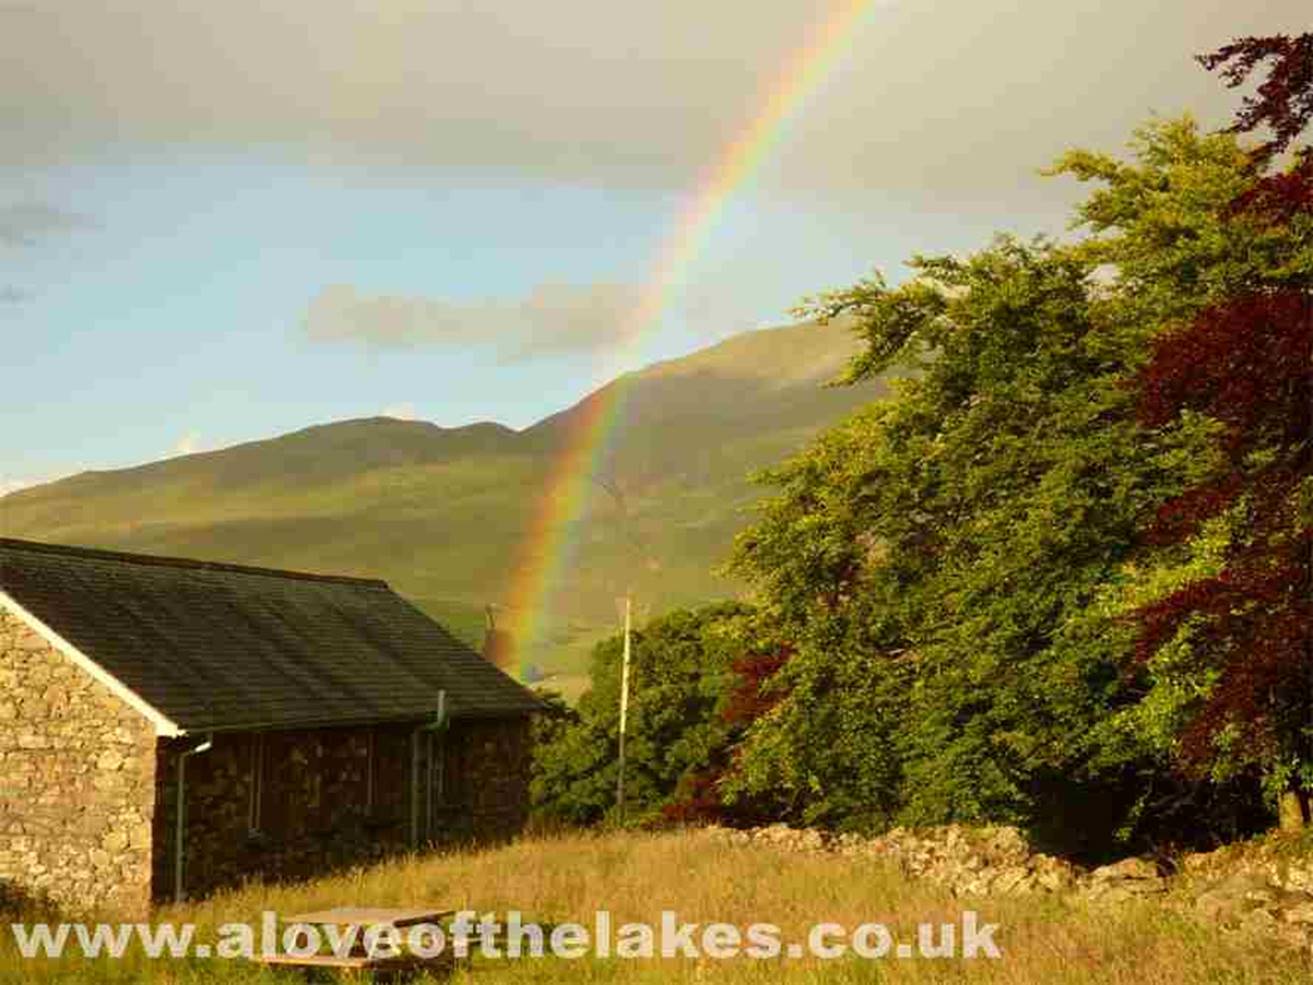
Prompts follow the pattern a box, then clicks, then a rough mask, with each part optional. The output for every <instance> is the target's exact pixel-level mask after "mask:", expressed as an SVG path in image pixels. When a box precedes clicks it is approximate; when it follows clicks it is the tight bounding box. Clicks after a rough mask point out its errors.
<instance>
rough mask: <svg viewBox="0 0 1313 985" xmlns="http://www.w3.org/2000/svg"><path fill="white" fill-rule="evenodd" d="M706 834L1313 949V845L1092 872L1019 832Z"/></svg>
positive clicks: (1267, 845) (1276, 844)
mask: <svg viewBox="0 0 1313 985" xmlns="http://www.w3.org/2000/svg"><path fill="white" fill-rule="evenodd" d="M707 833H708V834H709V835H710V836H711V837H715V838H718V839H722V840H724V841H728V842H729V843H730V844H735V845H761V846H770V847H774V848H777V849H780V850H783V851H799V852H828V853H832V854H836V855H840V856H847V857H850V858H861V857H869V858H877V859H882V860H885V861H887V862H890V863H892V864H894V865H897V866H898V868H899V869H900V870H901V871H902V872H903V874H904V875H906V876H907V877H908V878H910V879H918V880H925V881H927V882H932V883H935V884H936V885H940V886H943V887H945V888H947V889H948V890H949V891H950V892H952V893H953V894H954V895H957V896H964V897H980V896H1014V895H1025V894H1032V893H1057V894H1062V895H1063V896H1064V898H1066V899H1069V900H1071V901H1073V902H1077V903H1088V904H1091V905H1095V906H1099V905H1115V904H1121V903H1126V902H1131V901H1154V902H1156V903H1159V904H1161V905H1164V906H1168V907H1171V908H1173V909H1175V910H1178V911H1183V912H1187V913H1190V914H1192V915H1193V916H1195V917H1196V918H1198V919H1200V920H1202V921H1204V922H1205V923H1207V924H1209V925H1211V926H1215V927H1218V928H1219V929H1221V930H1223V931H1236V932H1248V933H1254V934H1258V935H1259V936H1261V937H1263V938H1266V939H1269V940H1273V941H1274V942H1276V943H1279V944H1283V945H1287V946H1290V947H1297V948H1301V949H1304V950H1309V949H1310V947H1311V946H1313V856H1310V854H1309V852H1308V847H1309V846H1308V843H1294V844H1285V843H1283V841H1282V840H1281V839H1280V838H1268V839H1260V840H1258V841H1257V842H1251V843H1246V844H1240V845H1236V846H1232V847H1229V848H1224V849H1221V850H1219V851H1216V852H1212V853H1208V854H1192V855H1185V856H1183V857H1181V858H1178V859H1151V858H1138V857H1130V858H1124V859H1121V860H1120V861H1117V862H1113V863H1111V864H1109V865H1104V866H1100V867H1098V868H1095V869H1087V868H1084V867H1082V866H1078V865H1074V864H1072V863H1071V862H1068V861H1067V860H1065V859H1061V858H1056V857H1054V856H1051V855H1045V854H1043V853H1041V852H1037V851H1035V850H1034V849H1033V848H1032V847H1031V845H1030V843H1029V842H1028V841H1027V839H1026V836H1025V835H1024V834H1023V833H1022V832H1021V831H1019V830H1017V829H1016V828H1011V827H969V826H965V825H947V826H944V827H939V828H929V829H925V830H918V831H913V830H909V829H906V828H894V829H893V830H891V831H889V832H887V833H885V834H882V835H878V836H876V837H871V838H867V837H862V836H860V835H854V834H834V833H832V832H827V831H819V830H815V829H796V828H790V827H787V826H786V825H783V824H776V825H770V826H768V827H763V828H753V829H748V830H736V829H730V828H718V827H712V828H708V829H707Z"/></svg>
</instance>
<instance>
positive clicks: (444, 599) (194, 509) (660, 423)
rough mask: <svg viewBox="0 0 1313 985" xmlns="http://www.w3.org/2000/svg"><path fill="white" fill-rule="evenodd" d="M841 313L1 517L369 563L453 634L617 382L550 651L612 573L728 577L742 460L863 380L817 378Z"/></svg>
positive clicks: (472, 614) (260, 444)
mask: <svg viewBox="0 0 1313 985" xmlns="http://www.w3.org/2000/svg"><path fill="white" fill-rule="evenodd" d="M855 348H856V342H855V341H854V339H853V338H852V337H851V335H850V334H849V333H848V332H847V331H846V330H845V329H844V328H842V327H839V326H833V325H832V326H825V327H817V326H814V325H795V326H790V327H786V328H779V329H770V330H765V331H759V332H750V333H745V334H743V335H739V336H735V337H733V338H731V339H729V340H727V341H725V342H722V343H720V344H719V345H716V346H712V347H711V348H708V349H704V350H702V351H700V352H696V353H694V354H692V355H690V356H687V357H684V358H682V359H676V360H671V361H669V362H665V363H660V364H657V365H654V366H651V367H649V368H647V369H645V370H642V371H639V372H637V373H633V374H629V375H627V376H625V377H622V378H621V379H619V380H617V381H614V382H612V383H611V384H608V386H607V387H604V388H603V390H600V391H598V392H596V393H594V394H592V395H590V396H589V397H587V398H585V399H584V400H583V401H581V402H580V403H579V404H576V405H575V406H573V407H571V408H569V409H567V410H565V411H562V412H561V413H559V414H556V415H553V416H552V417H549V418H547V419H546V420H544V421H541V422H539V423H538V424H536V425H534V426H532V427H530V428H527V429H525V430H523V431H518V432H517V431H513V430H511V429H509V428H505V427H502V426H500V425H497V424H475V425H471V426H468V427H461V428H452V429H444V428H440V427H437V426H436V425H433V424H429V423H424V422H417V421H399V420H393V419H390V418H371V419H366V420H355V421H344V422H340V423H334V424H326V425H321V426H317V427H312V428H307V429H305V430H302V431H297V432H295V433H292V434H287V435H283V436H282V437H278V438H273V439H270V440H267V441H256V442H251V443H248V444H243V445H238V446H235V447H232V448H226V449H223V450H221V451H214V452H207V453H203V454H196V455H187V456H183V457H179V458H172V459H168V460H165V461H161V462H155V463H152V464H149V465H143V466H140V467H136V468H130V469H121V470H116V471H110V472H87V473H83V474H80V475H77V476H73V477H71V478H68V479H64V480H61V481H58V482H54V483H50V484H48V485H44V486H38V487H35V488H31V489H25V490H21V491H19V492H16V493H12V494H10V495H9V496H6V497H4V498H3V499H0V530H3V532H4V533H5V534H6V535H7V536H13V537H27V538H33V539H43V540H52V541H59V542H65V543H77V544H87V545H95V546H103V547H112V548H119V549H123V550H137V551H149V552H155V553H172V554H181V555H189V556H196V557H205V558H213V559H218V560H228V561H236V562H245V563H253V564H265V565H275V566H283V567H291V568H300V569H306V570H312V571H315V570H318V571H335V572H343V573H358V574H362V575H371V576H378V577H383V578H386V579H388V580H389V581H390V582H391V583H392V584H393V586H394V587H395V588H396V589H397V590H398V591H400V592H402V593H403V594H406V595H408V596H410V597H411V598H414V599H415V600H417V601H418V602H419V604H421V605H422V606H424V607H425V608H426V609H428V610H429V611H431V612H432V613H434V614H435V615H437V616H439V617H441V618H444V619H446V620H448V621H450V622H452V623H453V624H454V625H455V627H456V628H457V629H458V630H459V631H462V632H463V633H464V634H465V635H467V636H470V637H475V638H477V636H478V635H479V627H480V625H481V621H482V612H483V608H484V606H485V605H487V604H489V603H493V604H501V603H503V602H504V601H505V599H506V594H507V591H508V586H509V583H510V580H511V576H512V573H513V568H514V566H515V563H516V560H517V557H518V550H517V549H518V547H519V545H520V543H521V540H522V538H523V537H524V536H525V535H526V533H527V531H528V528H529V525H530V523H531V520H532V516H533V512H534V507H535V505H536V504H537V502H538V499H539V497H540V495H541V492H542V489H543V488H544V483H545V482H546V480H547V477H548V475H549V474H550V469H551V465H552V461H553V458H554V455H555V453H556V451H557V450H558V449H559V448H560V446H561V444H562V442H563V441H564V440H565V439H566V436H567V435H568V434H569V431H570V428H571V426H572V425H573V424H575V423H576V422H577V421H578V419H579V415H580V414H585V413H587V412H588V410H589V404H590V402H592V401H596V400H599V399H605V398H607V397H609V396H611V395H612V394H610V393H607V391H610V390H613V389H614V388H617V387H619V388H621V389H622V391H623V397H622V400H621V404H620V406H621V410H620V413H619V414H618V419H617V421H616V424H615V428H614V432H613V440H612V441H611V443H610V446H609V451H608V453H607V454H605V455H603V456H600V458H599V460H598V462H597V472H596V478H597V480H598V481H597V482H595V483H593V484H592V485H593V490H594V493H595V495H593V496H592V497H591V502H590V505H589V507H588V509H587V510H585V512H584V514H583V515H582V516H581V517H580V518H579V520H578V522H577V524H576V525H575V526H574V528H573V530H572V536H571V537H570V538H569V540H570V542H571V544H573V545H574V547H573V550H572V552H571V555H570V557H569V559H568V562H567V563H566V564H565V566H564V567H563V569H562V587H563V591H561V592H559V593H557V596H556V597H555V598H554V599H553V607H552V610H551V612H550V614H549V618H548V619H547V622H546V625H547V628H548V630H549V634H548V639H546V640H545V641H543V645H542V646H540V647H539V650H540V651H541V652H539V653H537V654H535V657H534V659H535V660H537V661H538V662H539V663H540V665H542V666H543V667H544V668H545V669H547V670H549V671H550V670H562V669H568V668H569V666H570V665H571V664H573V663H575V662H576V660H577V658H578V656H579V653H580V651H581V649H582V648H583V646H585V645H586V644H587V643H588V642H589V641H591V640H592V639H594V638H596V636H598V635H600V634H601V633H604V632H607V631H609V630H610V628H611V627H612V625H613V624H614V619H615V615H614V601H613V600H614V598H615V596H617V595H619V594H621V593H622V592H623V590H624V587H625V586H626V584H632V585H633V587H634V590H635V592H636V595H637V597H638V598H639V599H640V601H641V602H642V603H643V605H644V607H645V608H649V609H650V610H651V611H654V612H655V611H660V610H662V609H665V608H668V607H671V606H675V605H680V604H685V603H691V602H697V601H701V600H705V599H709V598H714V597H724V596H728V595H732V594H734V592H735V590H736V586H735V585H733V584H732V583H730V582H728V581H726V580H724V579H723V578H720V577H718V576H717V575H716V574H714V572H713V569H714V568H715V566H716V565H717V564H719V562H720V561H721V560H723V558H724V556H725V554H726V552H727V550H728V548H729V545H730V542H731V540H732V538H733V535H734V533H735V532H736V531H737V530H738V529H741V527H742V525H743V523H744V512H745V510H746V509H747V508H748V507H749V506H750V504H751V503H752V502H753V500H754V499H755V498H756V496H757V492H756V491H755V490H754V489H753V488H752V486H751V485H750V483H749V482H748V481H747V476H748V473H750V472H751V471H754V470H756V469H759V468H762V467H764V466H767V465H770V464H772V463H775V462H777V461H779V460H780V459H781V458H783V457H785V456H786V455H788V454H790V453H792V452H793V451H795V450H797V449H798V448H800V447H801V446H802V444H803V443H804V442H805V441H806V440H807V439H808V438H810V437H811V436H812V435H813V434H815V433H816V432H817V431H818V430H819V429H821V428H822V427H824V426H826V425H828V424H830V423H832V422H834V421H836V420H838V419H839V418H840V417H842V416H843V415H844V414H846V413H847V412H849V411H850V410H851V409H852V408H854V407H855V406H857V405H859V404H861V403H864V402H866V401H869V400H871V399H872V398H873V397H874V396H876V394H877V393H878V391H879V388H878V386H863V387H856V388H842V389H827V388H825V387H823V383H824V382H826V381H827V380H829V379H831V378H833V377H834V375H835V374H836V373H837V372H838V371H839V370H840V369H841V368H842V366H843V364H844V362H845V360H846V359H847V357H848V356H849V355H850V354H851V353H852V352H853V351H854V349H855Z"/></svg>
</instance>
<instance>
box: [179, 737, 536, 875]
mask: <svg viewBox="0 0 1313 985" xmlns="http://www.w3.org/2000/svg"><path fill="white" fill-rule="evenodd" d="M414 733H415V728H414V726H412V725H391V726H375V727H358V728H329V729H308V730H287V731H270V732H265V733H250V732H244V733H234V734H224V733H220V734H219V735H217V736H216V737H215V740H214V747H213V749H211V750H210V751H209V752H206V753H203V754H201V755H199V756H194V757H191V758H190V759H188V761H187V767H186V777H187V783H186V791H187V792H186V799H187V803H186V820H185V826H186V837H185V841H184V848H185V856H186V858H185V862H184V888H185V891H186V894H187V895H188V896H190V897H193V898H195V897H200V896H204V895H207V894H209V893H211V892H213V891H215V890H216V889H220V888H224V887H229V886H233V885H238V884H240V883H241V882H243V881H246V880H251V879H259V880H264V881H286V880H292V879H304V878H310V877H313V876H316V875H321V874H324V873H327V872H331V871H334V870H338V869H341V868H344V867H348V866H352V865H359V864H367V863H370V862H374V861H378V860H380V859H382V858H384V857H386V856H388V855H391V854H396V853H399V852H404V851H408V850H409V849H410V848H411V845H412V840H411V839H412V823H413V824H415V825H416V827H417V829H418V835H419V842H420V847H425V846H427V845H430V844H435V843H442V842H447V841H455V840H460V841H468V840H477V839H483V838H502V837H506V836H508V835H510V834H513V833H514V832H515V831H518V830H519V829H520V828H521V827H522V826H523V823H524V819H525V817H526V812H527V808H528V775H529V762H528V723H527V720H524V719H517V720H508V721H490V722H479V723H461V722H456V723H453V724H452V726H451V728H450V730H449V732H448V733H447V734H446V735H445V736H442V737H437V736H435V737H434V738H433V739H430V738H429V735H428V733H420V736H419V740H418V743H416V741H415V738H414ZM194 744H195V739H192V740H190V741H186V742H184V741H180V740H170V741H166V742H162V743H161V744H160V751H159V762H158V766H157V771H158V775H159V778H160V783H159V787H158V797H157V803H156V810H155V843H156V852H155V885H156V893H157V896H159V897H161V898H167V897H169V896H170V894H171V893H172V891H173V886H174V845H175V844H176V837H175V833H174V825H175V823H176V814H175V805H176V799H177V795H176V778H177V768H178V767H177V762H178V754H179V753H180V752H181V751H182V750H183V749H186V748H189V747H191V746H193V745H194ZM371 748H372V754H371ZM416 748H417V749H418V752H419V761H418V763H419V776H420V783H419V798H418V800H417V801H416V802H415V804H414V809H413V810H412V802H411V789H412V783H411V768H412V762H413V760H412V751H413V750H415V749H416ZM444 750H445V752H444Z"/></svg>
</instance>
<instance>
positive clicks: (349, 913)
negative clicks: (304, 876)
mask: <svg viewBox="0 0 1313 985" xmlns="http://www.w3.org/2000/svg"><path fill="white" fill-rule="evenodd" d="M455 912H456V911H455V910H440V909H437V908H436V907H411V908H402V909H388V908H386V907H370V906H338V907H334V908H333V909H331V910H316V911H314V912H313V913H298V914H297V915H296V916H291V917H283V922H284V923H308V924H313V925H315V926H324V925H329V926H336V927H383V926H389V927H413V926H415V925H416V924H421V923H439V922H441V920H442V918H443V917H449V916H452V915H453V914H454V913H455Z"/></svg>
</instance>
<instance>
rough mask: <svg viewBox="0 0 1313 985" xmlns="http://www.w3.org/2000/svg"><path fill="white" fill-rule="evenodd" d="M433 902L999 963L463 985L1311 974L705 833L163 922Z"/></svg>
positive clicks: (223, 968)
mask: <svg viewBox="0 0 1313 985" xmlns="http://www.w3.org/2000/svg"><path fill="white" fill-rule="evenodd" d="M347 903H349V904H353V905H379V906H385V905H390V906H401V905H415V904H432V905H435V906H442V907H444V908H464V907H469V908H471V909H475V910H478V911H480V912H484V911H488V910H494V911H499V912H505V911H507V910H511V909H517V910H519V911H521V912H522V913H523V914H524V917H525V920H542V921H546V922H556V923H559V922H565V921H577V922H579V923H582V924H585V925H591V924H592V921H593V914H594V913H595V912H596V911H597V910H599V909H605V910H607V911H609V912H610V913H611V915H612V920H613V922H614V925H615V926H616V927H619V926H620V925H621V924H623V923H626V922H645V923H649V924H653V925H657V924H659V922H660V914H661V911H662V910H673V911H675V912H677V914H678V916H679V919H680V920H681V921H687V922H698V923H700V924H705V923H708V922H715V921H721V922H727V923H731V924H736V925H738V926H740V927H746V926H747V925H749V924H753V923H761V922H766V923H772V924H775V925H777V926H779V927H780V928H781V930H782V932H783V939H784V940H785V941H804V940H806V934H807V928H808V927H810V926H811V925H812V924H815V923H819V922H822V921H828V922H835V923H839V924H843V925H845V926H846V927H848V928H854V927H857V926H858V925H860V924H862V923H865V922H869V921H878V922H881V923H884V924H886V925H887V926H888V927H889V928H890V929H891V931H892V932H893V933H894V936H895V939H896V940H908V939H912V938H914V935H915V927H916V925H917V924H918V923H920V922H923V921H934V922H940V921H952V920H955V919H957V918H958V916H959V914H960V913H961V911H963V910H964V909H974V910H977V911H978V912H979V914H980V918H981V920H983V921H988V922H990V923H996V924H998V925H999V930H998V932H997V934H996V935H995V940H996V942H997V943H998V945H999V946H1000V948H1001V949H1002V952H1003V954H1002V957H1001V958H999V959H997V960H989V959H985V958H976V959H974V960H962V959H934V960H928V959H919V958H918V959H911V960H895V959H893V958H888V959H883V960H862V959H856V958H844V959H839V960H833V961H828V960H827V961H821V960H817V959H812V958H804V959H800V960H785V959H775V960H753V959H748V958H736V959H729V960H719V959H711V958H707V957H705V956H704V957H702V958H700V959H697V960H694V959H691V958H681V959H661V958H656V959H653V960H620V959H610V960H598V959H593V958H587V959H581V960H575V961H569V960H564V959H560V958H544V959H523V960H520V961H514V962H512V961H507V960H504V959H503V960H492V959H486V958H478V957H476V958H475V960H474V962H473V964H472V966H471V967H470V968H469V969H468V970H463V971H461V972H459V973H458V974H457V976H456V979H455V980H456V981H458V982H465V983H478V982H489V983H494V982H543V983H546V982H555V981H562V980H565V981H585V982H613V981H614V982H665V981H680V982H694V981H726V982H754V983H755V982H760V983H767V982H774V981H780V980H785V981H793V982H813V981H815V982H821V981H824V982H831V981H833V982H959V981H961V982H1001V983H1021V982H1027V983H1030V982H1033V983H1046V985H1047V983H1059V985H1060V983H1076V982H1081V983H1085V982H1090V983H1094V982H1098V983H1106V982H1111V983H1122V982H1124V983H1128V985H1129V983H1137V985H1139V983H1144V985H1154V983H1158V985H1177V983H1191V982H1199V983H1203V982H1235V983H1240V982H1254V983H1259V982H1306V981H1308V980H1309V974H1310V972H1309V967H1308V965H1307V963H1306V961H1305V959H1304V958H1302V957H1301V956H1299V955H1295V954H1291V953H1288V952H1282V951H1279V950H1276V949H1275V948H1273V947H1272V946H1271V945H1267V944H1264V943H1262V942H1260V941H1259V940H1257V939H1252V938H1247V937H1244V936H1240V935H1231V934H1222V933H1219V932H1218V931H1216V930H1215V929H1214V928H1211V927H1209V926H1206V925H1203V924H1201V923H1197V922H1195V921H1194V920H1193V919H1190V918H1187V917H1184V916H1180V915H1177V914H1176V913H1174V912H1173V911H1171V910H1170V909H1168V908H1166V907H1163V906H1161V905H1158V904H1151V903H1145V904H1124V905H1120V906H1115V907H1107V906H1105V907H1102V908H1100V907H1098V905H1097V904H1088V903H1078V902H1067V901H1064V900H1058V899H1051V898H1034V899H1027V898H1019V899H998V900H994V899H982V900H957V899H954V898H952V897H951V896H949V895H948V894H947V893H945V892H943V891H940V890H937V889H935V888H933V887H931V886H927V885H920V884H915V885H914V884H911V883H909V882H908V881H906V880H905V879H904V878H902V877H901V876H900V875H899V874H898V873H896V872H894V871H892V870H890V869H888V868H886V867H884V866H883V865H881V864H880V863H877V862H875V861H871V860H851V859H839V858H832V857H816V856H799V855H786V854H782V853H780V852H778V851H776V850H774V849H771V848H768V847H764V846H751V847H735V846H730V845H726V844H723V843H722V842H720V841H719V840H713V839H711V838H708V837H706V836H704V835H700V834H697V833H684V834H604V835H597V836H588V835H569V836H560V837H550V838H536V839H527V840H524V841H521V842H517V843H515V844H513V845H509V846H506V847H502V848H496V849H490V850H486V851H470V852H464V853H454V854H449V855H445V856H431V857H420V858H412V859H405V860H398V861H394V862H392V863H390V864H387V865H384V866H380V867H378V868H375V869H370V870H366V871H361V872H354V873H351V874H348V875H345V876H341V877H336V878H330V879H325V880H322V881H318V882H314V883H309V884H305V885H298V886H289V887H258V886H256V887H248V888H246V889H244V890H242V891H239V892H235V893H232V894H229V895H224V896H220V897H217V898H215V899H212V900H209V901H205V902H201V903H196V904H193V905H188V906H185V907H180V908H172V907H169V908H164V909H162V910H160V911H159V912H158V913H157V914H156V916H155V919H156V920H157V921H164V920H170V921H177V922H184V921H190V922H195V923H196V924H197V925H198V928H199V929H198V937H197V939H198V940H205V939H206V938H207V937H212V936H213V934H214V931H215V928H217V927H218V926H219V925H220V924H222V923H225V922H228V921H252V922H257V921H258V918H259V914H260V913H261V912H262V911H264V910H273V911H276V912H279V913H282V914H292V913H294V912H297V911H303V910H307V909H317V908H322V907H327V906H337V905H342V904H347ZM299 980H302V979H299V978H297V977H295V976H289V975H281V976H276V975H273V974H271V973H268V972H263V971H259V970H256V969H253V968H252V967H251V966H248V965H246V964H244V963H241V962H228V961H208V962H199V961H193V962H181V961H177V962H149V961H147V960H145V959H144V958H141V957H137V958H134V959H125V960H123V961H117V962H109V961H100V962H94V963H93V962H85V961H78V962H72V961H67V960H66V961H65V962H61V963H56V962H47V961H29V960H26V959H23V958H21V957H20V956H19V955H18V954H17V952H16V950H15V949H14V945H13V940H12V937H11V936H10V935H8V934H6V935H5V937H4V941H3V943H0V981H4V982H6V983H7V982H56V981H60V982H64V981H75V982H86V983H102V982H137V981H148V982H162V983H192V982H195V983H210V982H216V983H217V982H233V983H236V982H268V983H274V982H292V981H299Z"/></svg>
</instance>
